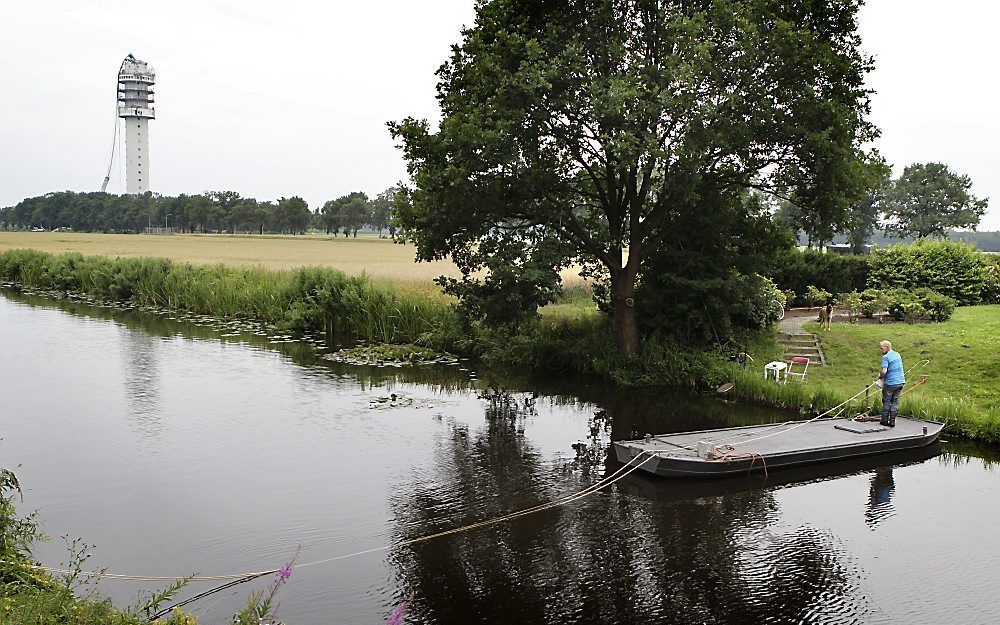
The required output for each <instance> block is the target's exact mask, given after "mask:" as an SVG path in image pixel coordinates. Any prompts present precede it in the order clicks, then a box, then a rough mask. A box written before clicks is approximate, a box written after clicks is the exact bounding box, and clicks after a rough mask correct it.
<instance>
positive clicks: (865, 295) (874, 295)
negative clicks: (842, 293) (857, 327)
mask: <svg viewBox="0 0 1000 625" xmlns="http://www.w3.org/2000/svg"><path fill="white" fill-rule="evenodd" d="M859 295H860V298H861V304H860V306H859V308H860V310H861V314H862V315H864V316H865V317H867V318H868V319H871V318H872V317H874V316H875V315H876V314H877V313H880V312H885V311H887V310H888V309H889V296H888V295H887V294H886V292H885V291H883V290H881V289H865V290H864V291H862V292H861V293H859Z"/></svg>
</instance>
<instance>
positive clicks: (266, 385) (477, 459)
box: [0, 290, 1000, 625]
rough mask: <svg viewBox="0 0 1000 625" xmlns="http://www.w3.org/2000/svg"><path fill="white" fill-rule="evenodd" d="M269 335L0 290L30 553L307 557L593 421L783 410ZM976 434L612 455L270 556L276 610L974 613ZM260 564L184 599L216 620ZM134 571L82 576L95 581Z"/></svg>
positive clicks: (997, 502)
mask: <svg viewBox="0 0 1000 625" xmlns="http://www.w3.org/2000/svg"><path fill="white" fill-rule="evenodd" d="M282 341H283V339H274V338H270V337H264V336H259V335H257V334H254V333H253V332H251V331H249V330H248V331H246V332H240V331H238V330H237V331H233V329H232V328H228V329H226V330H219V329H217V328H216V327H213V324H212V323H211V322H210V321H207V320H203V319H170V318H168V317H166V316H164V315H152V314H149V313H142V312H137V311H127V310H118V309H114V308H102V307H95V306H92V305H87V304H83V303H78V302H71V301H54V300H49V299H44V298H41V297H37V296H33V295H28V294H23V293H17V292H14V291H11V290H4V291H2V292H0V436H2V440H0V465H2V466H5V467H12V468H13V467H16V468H17V472H18V474H19V477H20V478H21V481H22V483H23V485H24V486H25V497H24V503H23V504H21V505H22V507H23V508H24V509H35V508H37V509H38V510H39V511H40V518H41V520H42V522H43V525H44V529H45V531H46V533H47V534H49V535H50V536H52V537H53V540H51V541H49V542H46V543H43V544H41V545H39V547H38V549H37V552H36V553H37V555H38V557H39V558H40V559H41V560H43V561H44V562H46V563H48V564H52V565H57V564H59V563H61V562H66V561H67V557H68V556H67V550H66V546H65V544H64V541H63V539H62V538H60V537H61V536H66V537H68V539H70V540H72V539H74V538H82V539H83V540H84V541H85V542H86V543H88V544H90V545H92V549H91V551H92V553H93V557H92V558H91V559H89V560H87V561H86V563H85V566H86V568H88V569H104V568H106V569H107V570H108V571H109V572H114V573H126V574H141V575H184V574H190V573H195V572H197V573H202V574H206V575H214V574H228V573H237V572H245V571H256V570H262V569H271V568H276V567H279V566H281V565H282V564H284V563H285V562H286V561H287V560H289V559H290V558H291V557H292V556H293V555H294V554H295V553H298V556H297V560H296V562H297V564H299V565H303V564H309V563H312V562H315V561H319V560H326V559H329V558H335V557H336V556H339V555H342V554H347V553H352V552H356V551H359V550H364V549H368V548H375V547H380V546H383V545H386V544H389V543H392V542H395V541H400V540H406V539H411V538H416V537H420V536H423V535H426V534H429V533H433V532H437V531H442V530H446V529H449V528H453V527H457V526H461V525H465V524H468V523H472V522H475V521H479V520H483V519H488V518H491V517H495V516H498V515H501V514H505V513H507V512H511V511H514V510H518V509H522V508H526V507H529V506H533V505H536V504H539V503H544V502H547V501H551V500H553V499H555V498H558V497H560V496H563V495H567V494H570V493H573V492H576V491H579V490H581V489H583V488H585V487H586V486H588V485H589V484H592V483H594V482H595V481H596V480H598V479H600V478H601V477H602V476H605V475H608V474H610V473H611V472H613V471H614V470H615V469H616V468H617V467H618V466H619V465H617V463H616V462H615V461H614V459H613V458H609V456H608V454H609V445H610V442H611V440H613V439H618V438H627V437H630V436H633V435H636V434H638V435H640V436H641V435H642V434H644V433H647V432H669V431H683V430H687V429H702V428H711V427H724V426H728V425H734V424H742V423H759V422H767V421H776V420H782V419H787V418H789V417H790V416H794V415H789V413H778V412H771V411H764V410H759V409H748V408H745V407H744V408H741V407H737V406H733V405H727V404H724V403H722V402H720V401H718V400H715V399H714V398H704V397H691V396H687V395H684V394H678V393H677V392H666V391H662V390H651V391H644V392H636V391H633V390H629V391H614V390H610V389H606V388H601V387H599V386H594V385H579V384H574V383H572V382H571V381H569V380H567V379H565V376H561V375H558V374H548V375H545V376H544V377H542V378H540V379H529V378H518V377H511V376H509V375H499V374H493V373H491V372H489V371H476V370H474V369H473V368H471V367H470V366H468V365H465V364H462V363H459V364H458V365H434V366H423V367H401V368H374V367H360V366H351V365H343V364H336V363H332V362H330V361H328V360H325V359H323V358H321V357H320V356H321V354H319V353H318V352H317V351H316V350H314V349H313V348H312V347H311V346H309V345H306V344H302V343H298V342H282ZM392 394H395V395H396V399H395V400H392V398H391V395H392ZM380 400H382V401H380ZM998 461H1000V451H998V450H997V449H996V448H990V447H984V446H977V445H973V444H969V443H967V442H960V441H944V442H943V443H942V444H941V445H940V446H939V447H937V448H935V449H932V450H930V451H929V453H923V454H916V455H908V456H907V455H903V456H894V457H890V458H885V459H881V460H877V461H871V460H869V461H866V462H862V463H854V464H851V463H848V464H837V465H829V466H826V467H823V468H821V469H812V470H807V471H795V472H788V471H775V472H772V474H771V476H770V477H769V478H767V479H764V478H761V477H745V478H739V479H736V480H729V481H726V482H723V483H705V484H694V485H692V484H690V483H677V482H674V481H663V480H655V479H648V478H642V477H639V476H637V475H630V476H629V477H628V478H626V479H625V480H622V481H621V482H618V483H617V484H616V485H615V486H613V487H611V488H610V489H609V490H606V491H602V492H600V493H599V494H597V495H594V496H592V497H589V498H587V499H584V500H582V501H579V502H576V503H573V504H571V505H569V506H566V507H561V508H557V509H554V510H549V511H546V512H543V513H540V514H536V515H533V516H527V517H524V518H520V519H516V520H514V521H511V522H508V523H504V524H500V525H495V526H492V527H486V528H483V529H479V530H475V531H472V532H466V533H461V534H458V535H452V536H447V537H444V538H440V539H435V540H431V541H427V542H423V543H418V544H415V545H411V546H409V547H403V548H399V549H395V550H389V551H376V552H372V553H369V554H365V555H361V556H357V557H353V558H349V559H343V560H335V561H331V562H326V563H324V564H315V565H309V566H296V567H295V568H293V571H292V575H291V578H290V580H289V582H288V584H287V585H286V586H285V587H284V588H283V589H282V590H281V593H280V595H279V597H278V598H279V601H280V608H279V617H280V618H281V619H282V620H283V621H284V622H286V623H289V624H292V623H309V624H312V623H317V624H319V623H351V624H362V623H381V622H384V621H385V619H386V617H387V616H388V614H389V612H390V611H391V610H392V609H393V607H394V606H396V605H398V604H400V603H401V602H403V601H405V600H407V599H411V600H412V603H411V608H410V612H409V614H408V616H407V620H406V622H407V623H441V624H456V625H457V624H462V625H467V624H470V623H560V624H561V623H608V624H612V623H615V624H632V623H635V624H639V623H642V624H648V623H684V624H689V623H709V622H711V623H903V622H905V623H942V622H952V623H993V622H997V621H998V620H1000V593H997V592H996V588H997V587H998V584H1000V576H998V574H997V567H996V563H997V562H998V561H1000V541H998V540H997V538H996V537H997V531H998V530H997V524H996V519H997V518H998V513H1000V497H998V495H1000V468H998V464H997V462H998ZM268 581H269V580H266V579H265V580H260V581H257V582H251V583H248V584H245V585H241V586H236V587H234V588H232V589H229V590H227V591H225V592H223V593H219V594H217V595H213V596H211V597H208V598H206V599H203V600H201V601H199V602H197V603H195V604H193V605H192V606H191V607H192V609H193V612H194V613H195V614H196V615H198V616H199V617H200V618H201V619H202V622H204V623H226V622H228V621H229V619H230V617H231V615H232V613H233V611H235V610H236V609H237V608H238V607H239V606H240V605H241V604H242V603H243V602H244V600H245V597H246V595H247V593H249V592H250V591H251V590H254V589H259V588H263V587H264V586H265V585H266V583H267V582H268ZM152 587H155V585H154V586H149V585H148V584H147V585H143V584H142V583H137V582H122V581H115V580H111V579H104V580H102V581H100V582H99V584H98V585H97V588H98V590H99V591H100V592H102V593H104V594H106V595H109V596H111V597H112V598H114V599H115V601H116V602H119V603H130V602H134V601H135V596H136V593H137V592H139V591H141V590H143V589H147V588H152ZM208 587H209V586H206V585H203V584H197V585H192V586H191V587H189V589H186V590H185V591H184V592H183V593H182V596H185V595H184V593H187V594H193V593H195V592H197V591H200V590H204V589H206V588H208Z"/></svg>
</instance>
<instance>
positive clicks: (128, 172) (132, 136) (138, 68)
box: [118, 54, 156, 193]
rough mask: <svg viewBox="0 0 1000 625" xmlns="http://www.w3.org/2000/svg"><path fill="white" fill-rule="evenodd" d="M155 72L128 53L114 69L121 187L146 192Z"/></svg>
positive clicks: (147, 189) (134, 191) (153, 115)
mask: <svg viewBox="0 0 1000 625" xmlns="http://www.w3.org/2000/svg"><path fill="white" fill-rule="evenodd" d="M155 82H156V72H154V71H153V68H151V67H150V66H149V65H147V64H146V62H145V61H140V60H139V59H137V58H135V57H134V56H132V55H131V54H130V55H128V56H127V57H125V60H124V61H122V66H121V68H120V69H119V70H118V117H121V118H122V119H124V120H125V177H126V185H125V190H126V191H127V192H128V193H145V192H146V191H149V120H151V119H155V117H156V113H155V111H154V109H153V83H155Z"/></svg>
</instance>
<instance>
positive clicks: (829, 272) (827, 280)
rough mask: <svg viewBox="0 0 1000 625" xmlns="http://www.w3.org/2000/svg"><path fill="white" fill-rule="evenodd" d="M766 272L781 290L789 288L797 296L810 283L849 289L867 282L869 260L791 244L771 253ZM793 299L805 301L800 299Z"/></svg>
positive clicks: (859, 288) (840, 290) (826, 288)
mask: <svg viewBox="0 0 1000 625" xmlns="http://www.w3.org/2000/svg"><path fill="white" fill-rule="evenodd" d="M766 275H767V276H768V277H769V278H771V279H772V280H774V283H775V284H777V285H778V288H779V289H781V290H782V291H788V290H791V291H794V292H795V293H797V294H799V295H800V296H801V295H803V294H804V293H805V292H806V287H807V286H809V285H813V286H816V287H818V288H820V289H823V290H824V291H828V292H830V293H850V292H851V291H862V290H864V289H865V287H867V286H868V260H867V256H863V255H854V254H824V253H821V252H818V251H816V250H799V249H795V248H792V249H789V250H784V251H782V252H780V253H778V254H777V255H776V256H775V257H774V260H773V265H772V266H771V268H770V269H769V270H768V271H767V272H766ZM796 303H799V304H804V303H805V302H804V301H803V300H801V299H800V300H798V301H797V302H796Z"/></svg>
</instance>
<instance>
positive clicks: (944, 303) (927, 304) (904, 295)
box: [888, 287, 957, 323]
mask: <svg viewBox="0 0 1000 625" xmlns="http://www.w3.org/2000/svg"><path fill="white" fill-rule="evenodd" d="M888 299H889V305H888V309H889V314H890V315H892V317H893V318H894V319H896V320H897V321H906V322H907V323H915V322H916V321H917V320H919V319H921V318H923V317H930V319H931V320H932V321H947V320H948V319H950V318H951V315H952V313H953V312H955V306H956V305H957V302H956V301H955V300H954V299H953V298H951V297H948V296H947V295H942V294H941V293H938V292H936V291H933V290H931V289H928V288H926V287H923V288H919V289H913V290H909V289H892V290H890V291H889V292H888Z"/></svg>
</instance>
